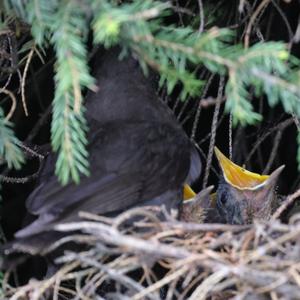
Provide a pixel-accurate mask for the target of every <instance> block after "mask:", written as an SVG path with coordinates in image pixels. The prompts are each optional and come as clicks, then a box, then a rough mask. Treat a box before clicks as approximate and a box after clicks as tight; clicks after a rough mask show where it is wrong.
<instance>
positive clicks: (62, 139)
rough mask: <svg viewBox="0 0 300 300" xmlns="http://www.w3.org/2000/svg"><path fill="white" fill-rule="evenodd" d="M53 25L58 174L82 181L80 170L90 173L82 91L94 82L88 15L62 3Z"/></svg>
mask: <svg viewBox="0 0 300 300" xmlns="http://www.w3.org/2000/svg"><path fill="white" fill-rule="evenodd" d="M55 20H56V21H55V23H54V24H53V27H52V28H51V30H52V32H53V35H52V38H51V42H52V44H53V45H54V47H55V51H56V64H55V70H56V74H55V84H56V88H55V97H54V101H53V119H52V125H51V142H52V146H53V149H54V150H55V151H58V159H57V163H56V174H57V176H58V177H59V179H60V180H61V182H62V183H63V184H67V183H68V182H69V180H70V178H72V180H73V181H75V182H77V183H78V182H79V179H80V173H83V174H85V175H88V174H89V173H88V165H89V164H88V153H87V151H86V145H87V139H86V131H87V125H86V120H85V118H84V108H83V106H82V92H81V90H82V89H83V88H85V87H92V85H93V83H94V81H93V78H92V77H91V76H90V74H89V70H88V67H87V58H86V57H87V54H86V49H85V46H84V43H85V39H86V35H87V30H86V28H87V24H86V16H85V14H84V13H83V12H82V11H80V10H78V6H77V5H76V3H74V2H68V3H67V2H65V3H64V5H63V4H60V6H59V10H58V11H57V15H56V17H55Z"/></svg>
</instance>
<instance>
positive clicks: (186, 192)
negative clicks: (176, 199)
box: [183, 184, 196, 200]
mask: <svg viewBox="0 0 300 300" xmlns="http://www.w3.org/2000/svg"><path fill="white" fill-rule="evenodd" d="M195 196H196V193H195V192H194V191H193V190H192V188H191V187H190V186H189V185H188V184H185V185H184V187H183V200H188V199H191V198H194V197H195Z"/></svg>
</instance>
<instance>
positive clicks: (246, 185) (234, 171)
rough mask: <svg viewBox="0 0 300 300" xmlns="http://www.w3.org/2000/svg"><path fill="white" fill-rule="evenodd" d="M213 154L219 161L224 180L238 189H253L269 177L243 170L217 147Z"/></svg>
mask: <svg viewBox="0 0 300 300" xmlns="http://www.w3.org/2000/svg"><path fill="white" fill-rule="evenodd" d="M215 154H216V156H217V159H218V161H219V163H220V166H221V168H222V171H223V175H224V178H225V180H226V181H227V182H228V183H229V184H231V185H232V186H234V187H236V188H238V189H253V188H257V187H258V186H260V185H263V184H264V183H265V181H266V180H267V179H268V178H269V177H270V176H269V175H260V174H257V173H253V172H250V171H247V170H245V169H244V168H242V167H240V166H238V165H236V164H235V163H233V162H232V161H231V160H230V159H228V158H227V157H226V156H225V155H224V154H223V153H222V152H221V151H220V150H219V149H218V148H217V147H215Z"/></svg>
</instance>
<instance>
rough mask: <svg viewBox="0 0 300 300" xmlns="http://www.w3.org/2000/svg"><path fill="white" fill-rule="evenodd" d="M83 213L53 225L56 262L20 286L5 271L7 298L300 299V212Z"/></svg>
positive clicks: (140, 210) (156, 210)
mask: <svg viewBox="0 0 300 300" xmlns="http://www.w3.org/2000/svg"><path fill="white" fill-rule="evenodd" d="M162 216H163V217H162ZM81 217H82V221H81V222H77V223H67V224H60V225H58V226H57V228H56V229H57V230H59V231H62V232H66V233H67V235H66V237H65V238H63V239H61V240H59V241H57V242H56V243H55V244H54V245H53V246H52V249H49V251H55V249H56V250H57V249H58V248H59V247H63V249H64V252H63V255H60V256H58V257H57V258H56V259H55V261H56V263H58V264H59V266H60V267H59V268H58V269H57V270H56V271H55V272H54V273H53V274H52V275H51V276H48V277H47V278H46V279H44V280H41V281H37V280H33V279H32V280H30V281H29V282H28V284H26V285H24V286H20V287H17V288H14V287H12V286H10V285H9V283H8V280H9V277H10V275H11V274H10V273H9V272H7V273H6V274H5V278H4V281H3V291H4V298H5V299H12V300H16V299H36V300H38V299H49V298H50V299H74V300H75V299H77V300H79V299H82V300H87V299H133V300H139V299H151V300H153V299H191V300H201V299H299V295H300V243H299V237H300V214H295V215H293V216H292V217H291V218H290V222H289V223H288V224H283V223H281V222H280V221H278V220H276V219H272V220H271V221H268V222H261V221H260V222H254V223H253V224H252V225H242V226H241V225H225V224H195V223H186V222H181V221H178V220H176V219H175V218H174V217H172V216H171V215H169V214H168V213H167V212H166V211H164V210H163V209H161V208H153V207H152V208H151V207H144V208H134V209H131V210H128V211H126V212H125V213H123V214H121V215H119V216H118V217H115V218H104V217H99V216H96V215H91V214H87V213H82V214H81ZM162 220H163V221H162ZM79 230H80V231H79ZM70 241H71V242H72V243H73V242H76V244H78V245H80V247H79V249H80V251H74V248H73V250H72V247H69V248H68V247H67V245H68V244H69V243H70ZM66 249H69V250H66Z"/></svg>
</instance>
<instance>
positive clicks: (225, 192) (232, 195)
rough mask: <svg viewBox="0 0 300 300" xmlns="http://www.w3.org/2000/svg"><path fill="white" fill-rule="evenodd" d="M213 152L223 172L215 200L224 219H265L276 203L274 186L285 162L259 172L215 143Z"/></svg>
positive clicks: (244, 221)
mask: <svg viewBox="0 0 300 300" xmlns="http://www.w3.org/2000/svg"><path fill="white" fill-rule="evenodd" d="M215 154H216V157H217V159H218V161H219V164H220V167H221V169H222V175H223V177H222V178H221V180H220V183H219V186H218V189H217V202H216V208H217V210H218V213H219V215H220V216H221V218H222V219H223V222H224V223H228V224H250V223H252V222H253V219H264V220H268V219H269V218H270V217H271V215H272V213H273V212H274V210H275V209H276V208H277V207H278V205H279V201H278V197H277V195H276V190H275V187H276V182H277V179H278V177H279V174H280V173H281V172H282V170H283V169H284V165H282V166H280V167H279V168H278V169H276V170H275V171H274V172H273V173H272V174H271V175H260V174H257V173H253V172H250V171H247V170H245V169H244V168H242V167H240V166H238V165H236V164H235V163H233V162H232V161H231V160H229V159H228V158H227V157H226V156H225V155H224V154H223V153H222V152H221V151H220V150H219V149H218V148H216V147H215Z"/></svg>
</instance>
